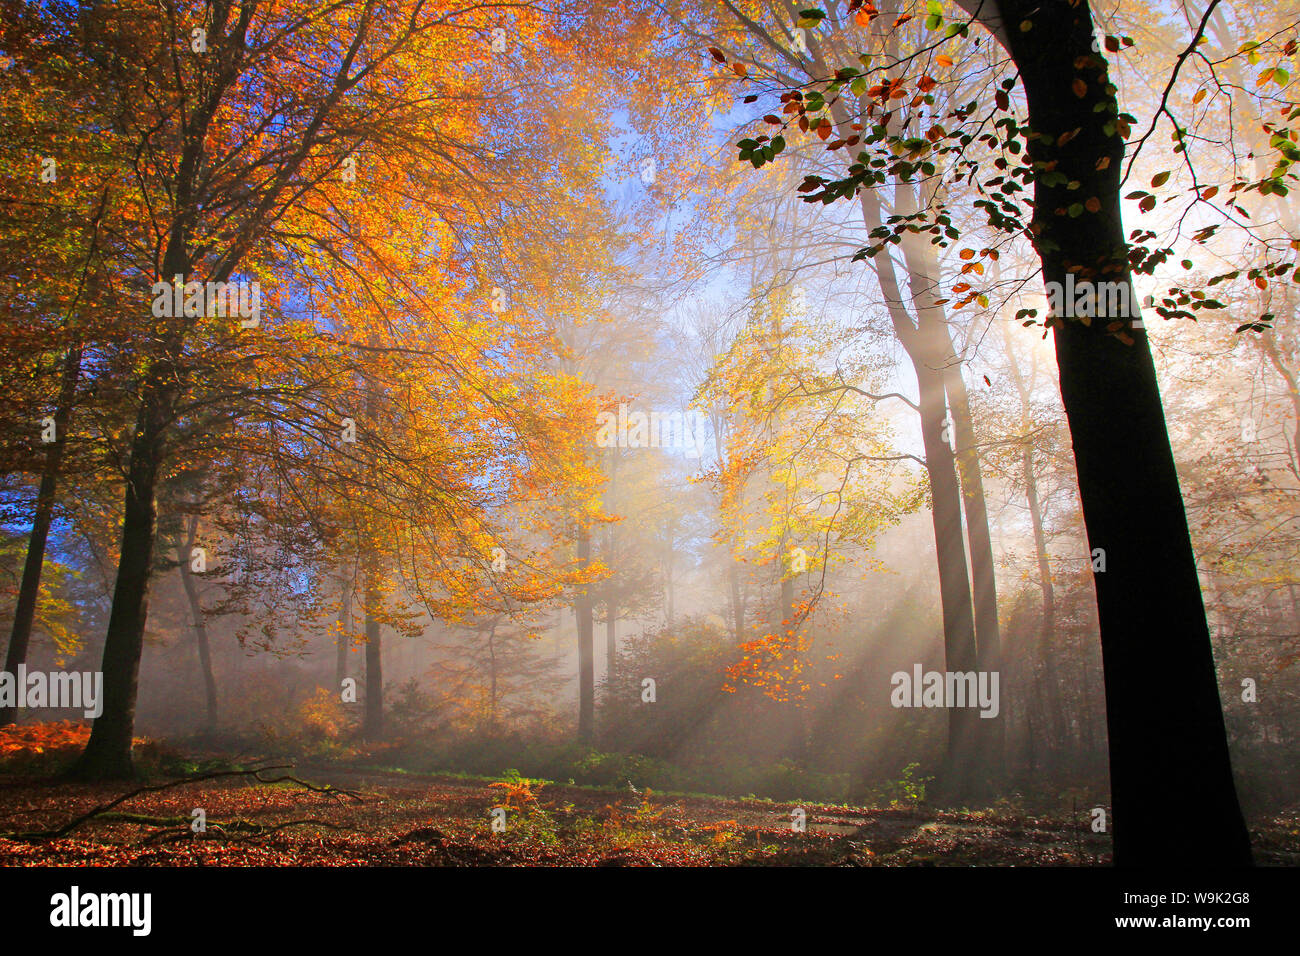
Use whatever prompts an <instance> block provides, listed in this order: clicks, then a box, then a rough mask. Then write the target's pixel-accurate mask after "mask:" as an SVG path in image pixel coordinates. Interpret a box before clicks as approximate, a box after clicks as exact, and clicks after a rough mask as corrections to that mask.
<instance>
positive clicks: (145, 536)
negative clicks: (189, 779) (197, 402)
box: [69, 362, 175, 780]
mask: <svg viewBox="0 0 1300 956" xmlns="http://www.w3.org/2000/svg"><path fill="white" fill-rule="evenodd" d="M168 367H170V363H163V362H158V363H155V364H154V366H153V368H152V369H151V370H150V373H149V375H148V377H147V378H146V380H145V383H144V387H143V389H142V392H143V394H142V396H141V401H140V410H139V413H138V415H137V418H136V425H135V433H134V435H133V437H132V440H131V462H130V465H129V467H128V469H127V480H126V501H125V506H124V508H123V514H122V545H121V551H120V555H119V558H118V565H117V581H116V583H115V584H114V586H113V607H112V610H111V611H110V612H109V617H108V632H107V634H106V636H105V639H104V656H103V663H102V664H101V665H100V668H101V670H102V672H103V674H104V709H103V712H102V713H101V714H100V716H99V718H98V719H97V720H96V721H95V723H94V726H93V727H92V728H91V731H90V739H89V740H88V741H87V742H86V749H85V750H84V751H82V754H81V756H80V757H79V758H77V761H76V763H74V764H73V766H72V767H71V769H70V770H69V774H70V775H71V776H72V777H74V778H77V779H83V780H123V779H130V778H132V777H134V776H135V768H134V767H133V766H132V763H131V738H132V734H133V733H134V730H135V702H136V691H137V689H138V684H139V676H140V655H141V652H142V651H143V649H144V627H145V622H146V620H147V619H148V616H149V576H150V574H151V572H152V565H153V553H154V543H155V538H156V534H157V513H156V505H155V497H156V490H157V489H156V485H157V480H158V469H159V467H160V465H161V461H162V434H163V429H164V428H165V427H166V423H167V422H168V421H170V419H171V414H172V413H171V408H172V404H173V402H174V399H175V392H174V386H173V385H172V384H171V381H170V375H169V373H168V372H167V370H166V369H167V368H168Z"/></svg>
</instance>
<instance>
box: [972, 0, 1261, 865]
mask: <svg viewBox="0 0 1300 956" xmlns="http://www.w3.org/2000/svg"><path fill="white" fill-rule="evenodd" d="M967 2H972V3H973V2H974V0H967ZM1000 6H1001V9H1002V15H1003V17H1004V18H1005V21H1006V22H1007V23H1010V24H1019V25H1022V26H1021V28H1012V29H1007V30H1003V31H1001V36H1002V37H1003V42H1004V43H1005V45H1006V46H1007V47H1008V50H1009V52H1010V53H1011V56H1012V58H1013V60H1014V61H1015V64H1016V67H1017V68H1018V69H1019V72H1020V78H1021V82H1022V84H1023V85H1024V89H1025V94H1026V98H1027V101H1028V106H1029V120H1030V125H1031V126H1032V128H1033V130H1034V131H1035V133H1036V134H1037V136H1036V137H1034V138H1033V139H1031V140H1030V141H1029V157H1030V159H1031V160H1033V161H1034V162H1035V163H1036V164H1037V163H1043V164H1046V163H1055V164H1056V165H1055V171H1056V172H1057V173H1059V174H1061V175H1060V177H1059V178H1060V179H1061V183H1060V184H1058V185H1053V186H1048V185H1046V184H1045V183H1044V182H1043V179H1042V177H1041V176H1040V177H1036V178H1035V189H1034V209H1035V221H1034V233H1035V235H1036V244H1037V248H1038V253H1039V256H1040V259H1041V260H1042V266H1043V276H1044V279H1045V280H1046V281H1049V282H1059V283H1061V284H1062V285H1064V283H1065V277H1066V275H1067V274H1069V273H1073V275H1074V277H1075V279H1077V280H1081V281H1084V280H1086V281H1097V280H1100V281H1112V282H1122V283H1125V284H1126V285H1127V286H1128V288H1129V291H1130V296H1129V300H1130V306H1131V308H1130V311H1131V313H1132V316H1133V317H1136V316H1137V315H1138V310H1137V309H1136V303H1135V302H1133V298H1134V296H1133V295H1132V276H1131V273H1130V270H1129V264H1128V256H1127V245H1126V243H1125V234H1124V226H1123V221H1122V216H1121V204H1120V197H1119V178H1120V173H1121V166H1122V162H1121V161H1122V157H1123V152H1124V143H1123V139H1122V138H1121V137H1120V136H1119V135H1117V134H1108V133H1107V132H1106V131H1105V129H1104V128H1103V126H1104V124H1105V123H1107V122H1108V121H1109V118H1110V117H1112V116H1114V115H1115V113H1116V112H1117V110H1118V106H1117V104H1116V100H1115V95H1114V93H1113V89H1114V88H1113V87H1109V86H1108V78H1107V76H1106V64H1105V60H1104V58H1103V57H1101V56H1100V55H1099V54H1095V53H1093V51H1092V44H1093V23H1092V16H1091V12H1090V10H1089V8H1088V4H1087V3H1086V2H1080V3H1078V4H1077V5H1076V6H1071V5H1069V4H1065V3H1050V4H1044V3H1041V2H1040V0H1002V2H1001V4H1000ZM1024 22H1028V23H1029V24H1030V27H1029V28H1028V29H1024V28H1023V23H1024ZM1076 63H1077V64H1079V65H1080V66H1079V67H1078V68H1076ZM1077 80H1082V81H1083V84H1084V89H1085V95H1083V96H1079V95H1077V93H1076V92H1075V88H1074V86H1073V84H1074V83H1075V82H1076V81H1077ZM1108 90H1109V91H1110V92H1108ZM1074 131H1077V132H1075V135H1074V136H1073V138H1072V139H1068V141H1067V142H1066V143H1065V144H1064V145H1063V146H1059V147H1058V146H1057V145H1056V144H1057V141H1058V138H1062V137H1064V136H1066V134H1070V133H1072V132H1074ZM1103 157H1105V158H1108V159H1109V164H1108V165H1107V166H1106V168H1105V169H1098V168H1097V166H1098V162H1099V160H1100V159H1101V158H1103ZM1037 168H1040V169H1041V168H1043V167H1041V166H1039V167H1037ZM1075 180H1077V181H1078V183H1079V184H1080V186H1079V188H1078V189H1077V190H1073V191H1069V190H1067V189H1066V188H1065V187H1066V184H1067V183H1069V182H1071V181H1075ZM1076 197H1083V198H1091V197H1096V198H1097V199H1098V200H1099V202H1100V209H1099V211H1098V212H1096V213H1085V214H1084V215H1081V216H1079V217H1077V218H1073V219H1070V218H1066V217H1063V216H1060V215H1056V214H1055V211H1056V210H1059V209H1063V208H1065V207H1068V206H1069V205H1071V203H1073V202H1076V201H1078V200H1077V198H1076ZM1109 318H1110V319H1119V320H1124V321H1125V326H1126V327H1127V335H1128V337H1129V340H1130V341H1129V344H1126V343H1125V342H1123V341H1121V340H1119V339H1118V338H1116V337H1114V336H1112V335H1109V334H1107V331H1106V329H1107V325H1108V322H1107V320H1106V319H1105V318H1101V319H1094V320H1093V321H1092V322H1091V323H1090V324H1089V325H1084V324H1083V323H1081V322H1077V321H1069V320H1066V321H1063V322H1058V323H1056V324H1055V329H1054V339H1055V345H1056V359H1057V365H1058V367H1059V370H1060V384H1061V397H1062V399H1063V400H1064V404H1065V411H1066V415H1067V417H1068V419H1069V423H1070V433H1071V437H1072V440H1073V444H1074V455H1075V461H1076V464H1077V466H1078V477H1079V492H1080V498H1081V500H1082V504H1083V515H1084V522H1085V524H1086V526H1087V531H1088V542H1089V545H1090V547H1092V548H1094V549H1095V548H1101V549H1103V550H1104V551H1105V554H1106V570H1105V571H1104V572H1098V573H1096V574H1094V581H1095V585H1096V591H1097V611H1098V619H1099V622H1100V630H1101V646H1102V660H1103V671H1104V675H1105V688H1106V722H1107V728H1108V730H1109V746H1110V776H1111V790H1112V799H1113V809H1114V828H1113V833H1114V841H1115V862H1116V863H1117V864H1120V865H1128V866H1135V865H1136V866H1149V865H1156V864H1160V865H1165V866H1178V865H1198V866H1207V865H1248V864H1249V863H1250V862H1251V854H1250V838H1249V835H1248V833H1247V830H1246V825H1245V821H1244V819H1243V817H1242V813H1241V807H1240V805H1239V803H1238V801H1237V793H1236V789H1235V787H1234V784H1233V779H1232V765H1231V761H1230V759H1229V754H1228V745H1227V737H1226V732H1225V728H1224V721H1223V710H1222V706H1221V704H1220V700H1219V689H1218V683H1217V677H1216V674H1215V667H1214V657H1213V653H1212V650H1211V646H1210V635H1209V630H1208V628H1207V626H1206V617H1205V608H1204V604H1203V601H1202V596H1201V588H1200V580H1199V578H1198V576H1197V573H1196V560H1195V556H1194V554H1193V553H1192V545H1191V538H1190V535H1189V533H1188V527H1187V517H1186V513H1185V511H1184V508H1183V499H1182V493H1181V491H1180V489H1179V484H1178V473H1177V470H1176V469H1175V465H1174V457H1173V452H1172V451H1171V449H1170V445H1169V435H1168V431H1167V428H1166V425H1165V417H1164V408H1163V405H1162V403H1161V399H1160V390H1159V386H1158V383H1157V380H1156V372H1155V365H1154V363H1153V362H1152V359H1151V351H1150V348H1149V345H1148V342H1147V335H1146V331H1145V330H1144V329H1142V328H1137V327H1132V326H1131V325H1130V323H1128V322H1127V319H1128V318H1129V316H1111V317H1109ZM1188 833H1195V834H1196V839H1195V840H1189V839H1187V834H1188Z"/></svg>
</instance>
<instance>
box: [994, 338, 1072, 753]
mask: <svg viewBox="0 0 1300 956" xmlns="http://www.w3.org/2000/svg"><path fill="white" fill-rule="evenodd" d="M1002 340H1003V342H1004V343H1005V344H1006V349H1007V368H1008V371H1009V372H1010V375H1011V381H1012V383H1013V384H1014V385H1015V387H1016V394H1017V395H1018V396H1019V398H1020V415H1021V427H1022V429H1023V430H1024V431H1025V432H1026V437H1025V438H1024V444H1023V446H1022V447H1021V454H1020V464H1021V469H1022V474H1023V475H1024V480H1025V500H1026V502H1027V504H1028V506H1029V524H1030V527H1031V529H1032V530H1033V535H1034V559H1035V561H1036V562H1037V565H1038V586H1039V589H1040V590H1041V592H1042V597H1043V610H1042V620H1041V621H1040V623H1039V629H1038V643H1037V645H1036V647H1035V650H1034V656H1035V659H1036V661H1037V662H1038V665H1039V666H1038V667H1036V668H1035V669H1034V684H1035V687H1036V694H1037V697H1038V699H1039V703H1040V705H1041V713H1042V715H1043V720H1042V721H1041V723H1040V726H1041V733H1042V735H1043V736H1044V738H1046V742H1047V743H1048V744H1051V742H1053V741H1064V739H1065V712H1064V710H1063V709H1062V706H1061V687H1060V681H1059V680H1058V678H1057V666H1056V654H1057V652H1058V648H1057V647H1056V645H1055V641H1054V638H1055V636H1056V588H1055V587H1054V585H1053V584H1052V565H1051V562H1050V561H1049V559H1048V554H1047V532H1046V530H1045V528H1044V525H1043V506H1042V502H1041V500H1040V499H1039V495H1038V475H1037V474H1036V473H1035V471H1034V446H1033V442H1032V441H1031V440H1030V438H1029V437H1028V431H1029V423H1030V410H1031V407H1030V403H1029V397H1030V396H1029V386H1028V385H1027V384H1026V383H1025V377H1024V376H1023V375H1022V374H1021V373H1020V368H1019V366H1018V365H1017V364H1016V357H1015V353H1014V352H1013V350H1012V349H1013V343H1012V340H1011V333H1010V331H1009V329H1008V327H1007V325H1006V323H1003V324H1002ZM1034 371H1035V370H1034V369H1032V368H1031V375H1033V374H1034ZM1048 749H1052V748H1051V747H1050V746H1049V748H1048Z"/></svg>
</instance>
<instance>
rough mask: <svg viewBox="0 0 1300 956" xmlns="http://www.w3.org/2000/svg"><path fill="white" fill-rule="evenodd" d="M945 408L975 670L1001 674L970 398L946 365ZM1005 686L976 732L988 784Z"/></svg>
mask: <svg viewBox="0 0 1300 956" xmlns="http://www.w3.org/2000/svg"><path fill="white" fill-rule="evenodd" d="M944 385H945V389H946V391H947V393H948V404H949V407H950V409H951V411H952V421H953V429H954V431H955V433H956V436H955V437H956V439H957V468H958V471H959V473H960V475H961V493H962V509H963V511H964V512H965V514H966V536H967V539H968V540H969V542H970V563H971V581H972V584H973V585H974V587H973V593H974V609H975V653H976V659H977V661H978V662H979V669H980V670H981V671H988V672H990V673H993V672H1000V671H1001V670H1002V635H1001V632H1000V628H999V626H998V588H997V574H996V565H995V564H994V562H993V538H992V536H991V535H990V534H989V513H988V504H987V501H986V499H985V497H984V476H983V473H982V469H981V467H980V456H979V445H978V442H977V440H976V437H975V423H974V421H973V420H972V418H971V412H970V397H969V396H968V395H967V393H966V382H965V380H964V379H963V378H962V374H961V365H960V364H959V363H957V362H956V360H955V358H954V361H953V364H951V365H949V366H948V368H947V369H946V371H945V375H944ZM1008 690H1009V682H1008V681H1006V680H1005V679H1002V680H1000V681H999V683H998V693H999V697H1000V703H999V707H998V716H997V717H993V718H988V719H984V718H981V719H980V722H979V725H978V726H979V729H980V732H981V734H982V735H983V738H984V746H983V749H984V754H985V760H984V765H985V768H986V769H987V771H988V774H989V777H990V779H991V780H992V781H997V780H1000V779H1001V777H1002V774H1003V770H1004V767H1003V752H1004V748H1005V746H1006V715H1007V714H1008V713H1009V712H1010V711H1009V703H1010V702H1009V701H1008V693H1007V691H1008Z"/></svg>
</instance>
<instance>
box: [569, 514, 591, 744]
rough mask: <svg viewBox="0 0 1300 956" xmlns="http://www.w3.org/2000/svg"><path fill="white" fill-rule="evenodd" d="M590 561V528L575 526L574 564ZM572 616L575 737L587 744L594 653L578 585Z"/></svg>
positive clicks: (586, 602)
mask: <svg viewBox="0 0 1300 956" xmlns="http://www.w3.org/2000/svg"><path fill="white" fill-rule="evenodd" d="M589 564H591V530H590V529H588V528H583V527H580V528H579V529H578V566H579V567H580V568H586V567H587V566H588V565H589ZM573 616H574V618H575V619H576V621H577V625H578V740H580V741H581V742H582V743H591V741H592V740H593V739H594V738H595V735H596V654H595V623H594V621H593V619H592V613H591V595H590V594H589V593H588V591H587V586H586V585H585V584H584V585H581V586H580V590H579V591H578V593H577V594H576V595H575V596H574V600H573Z"/></svg>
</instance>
